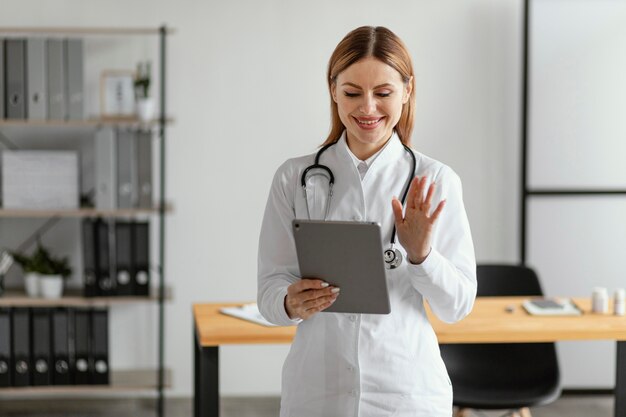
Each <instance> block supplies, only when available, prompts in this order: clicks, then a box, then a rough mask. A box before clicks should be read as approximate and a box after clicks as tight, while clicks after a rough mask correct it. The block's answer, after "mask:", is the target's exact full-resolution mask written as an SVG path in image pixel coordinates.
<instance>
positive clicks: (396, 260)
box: [300, 140, 417, 269]
mask: <svg viewBox="0 0 626 417" xmlns="http://www.w3.org/2000/svg"><path fill="white" fill-rule="evenodd" d="M338 142H339V140H336V141H334V142H331V143H329V144H328V145H325V146H324V147H322V148H321V149H320V150H319V151H317V154H316V155H315V162H314V163H313V165H309V166H308V167H306V168H305V169H304V171H303V172H302V176H301V177H300V182H301V184H302V189H303V190H304V203H305V205H306V214H307V216H309V219H311V212H310V211H309V199H308V198H307V189H306V182H307V179H308V178H310V177H314V176H318V175H319V176H322V177H325V178H326V179H327V180H328V199H327V200H326V209H325V210H324V220H326V218H327V217H328V211H329V209H330V201H331V199H332V197H333V184H334V183H335V176H334V175H333V171H331V169H330V168H328V167H327V166H326V165H322V164H320V157H321V156H322V154H323V153H324V152H325V151H326V149H328V148H330V147H331V146H333V145H336V144H337V143H338ZM402 146H403V147H404V150H405V151H406V152H407V153H408V154H409V155H411V161H412V162H413V168H412V169H411V172H410V173H409V177H408V180H407V183H406V187H405V188H404V193H403V194H402V199H401V200H400V201H401V203H402V207H404V202H405V201H406V196H407V194H408V193H409V187H410V185H411V180H412V179H413V176H414V175H415V168H416V166H417V161H416V160H415V155H414V154H413V151H412V150H411V148H409V147H408V146H406V145H405V144H404V143H403V144H402ZM315 169H317V170H320V171H317V172H312V173H311V174H309V171H311V170H315ZM395 245H396V225H395V222H394V225H393V231H392V232H391V241H390V244H389V248H388V249H386V250H385V251H384V252H383V259H384V261H385V266H386V267H387V269H395V268H397V267H399V266H400V265H401V264H402V253H401V252H400V249H397V248H396V247H395Z"/></svg>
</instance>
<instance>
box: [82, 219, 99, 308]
mask: <svg viewBox="0 0 626 417" xmlns="http://www.w3.org/2000/svg"><path fill="white" fill-rule="evenodd" d="M82 227H83V295H84V296H85V297H95V296H96V295H97V294H98V285H97V275H98V265H97V262H96V253H97V250H96V249H97V245H96V243H97V242H96V222H95V221H94V220H93V219H85V220H83V225H82Z"/></svg>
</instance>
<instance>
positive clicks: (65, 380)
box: [52, 308, 72, 385]
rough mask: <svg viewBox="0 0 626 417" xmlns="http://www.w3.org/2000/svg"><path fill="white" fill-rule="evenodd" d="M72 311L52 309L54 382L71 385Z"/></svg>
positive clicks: (55, 383)
mask: <svg viewBox="0 0 626 417" xmlns="http://www.w3.org/2000/svg"><path fill="white" fill-rule="evenodd" d="M69 326H70V313H69V309H67V308H56V309H54V310H52V357H53V360H54V368H53V369H52V382H53V383H54V385H70V384H71V383H72V374H71V369H70V331H69V330H70V327H69Z"/></svg>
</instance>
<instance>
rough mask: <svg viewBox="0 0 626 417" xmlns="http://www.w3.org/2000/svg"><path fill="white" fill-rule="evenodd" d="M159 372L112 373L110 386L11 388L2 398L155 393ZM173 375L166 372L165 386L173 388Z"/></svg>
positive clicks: (4, 392) (154, 370) (0, 392)
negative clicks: (21, 395)
mask: <svg viewBox="0 0 626 417" xmlns="http://www.w3.org/2000/svg"><path fill="white" fill-rule="evenodd" d="M157 376H158V375H157V370H156V369H147V370H129V371H112V372H111V376H110V378H111V383H110V384H109V385H46V386H37V387H32V386H28V387H9V388H0V397H2V396H3V395H5V394H6V395H10V396H11V397H13V396H15V395H19V394H24V395H32V394H54V395H58V394H68V395H74V394H77V395H80V394H93V393H117V392H119V393H125V392H128V391H145V390H150V391H153V390H155V389H156V388H157V386H158V384H157ZM171 380H172V373H171V371H170V370H165V384H164V385H165V386H164V388H170V387H171Z"/></svg>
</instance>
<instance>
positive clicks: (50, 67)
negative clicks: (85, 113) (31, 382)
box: [47, 39, 67, 120]
mask: <svg viewBox="0 0 626 417" xmlns="http://www.w3.org/2000/svg"><path fill="white" fill-rule="evenodd" d="M47 43H48V52H47V71H48V79H47V81H48V119H50V120H65V118H66V116H67V109H66V102H65V101H66V100H65V57H64V52H63V50H64V47H63V40H62V39H48V41H47Z"/></svg>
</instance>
